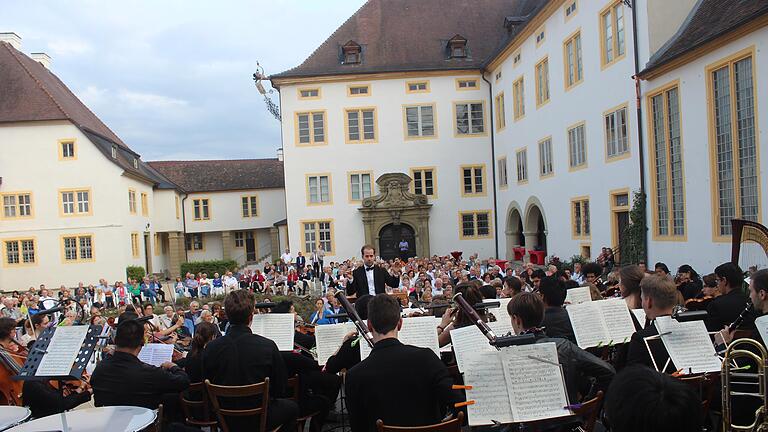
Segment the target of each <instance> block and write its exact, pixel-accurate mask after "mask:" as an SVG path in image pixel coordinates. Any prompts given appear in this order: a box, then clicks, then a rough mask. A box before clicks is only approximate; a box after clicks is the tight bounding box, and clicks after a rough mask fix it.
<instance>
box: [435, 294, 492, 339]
mask: <svg viewBox="0 0 768 432" xmlns="http://www.w3.org/2000/svg"><path fill="white" fill-rule="evenodd" d="M456 292H460V293H462V295H463V296H464V299H465V300H466V301H467V303H469V304H470V305H472V306H474V305H476V304H478V303H482V302H483V295H482V294H480V290H479V289H477V288H476V287H475V284H473V283H472V282H464V283H460V284H459V285H458V286H457V287H456ZM476 312H477V314H478V315H480V318H482V320H483V321H485V322H487V321H488V309H480V310H477V311H476ZM471 325H475V322H474V320H473V319H472V317H470V316H467V315H466V314H465V313H464V311H462V310H461V309H455V308H449V309H448V310H446V311H445V313H444V314H443V319H442V321H441V322H440V325H438V326H437V340H438V341H439V342H440V346H441V347H443V346H445V345H448V344H449V343H450V342H451V330H453V329H455V328H461V327H466V326H471Z"/></svg>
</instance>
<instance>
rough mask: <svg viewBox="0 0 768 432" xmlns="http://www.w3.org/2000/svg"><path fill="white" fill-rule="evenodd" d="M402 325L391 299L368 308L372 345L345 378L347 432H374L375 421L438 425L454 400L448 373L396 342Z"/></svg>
mask: <svg viewBox="0 0 768 432" xmlns="http://www.w3.org/2000/svg"><path fill="white" fill-rule="evenodd" d="M402 324H403V320H402V318H400V303H399V302H398V301H397V299H395V298H393V297H391V296H389V295H387V294H379V295H377V296H375V297H374V298H373V299H372V300H371V301H370V303H368V329H369V330H370V331H371V332H372V333H373V340H374V342H375V344H374V346H373V350H372V351H371V354H370V355H369V356H368V358H366V359H365V360H363V361H361V362H360V363H359V364H358V365H357V366H355V367H353V368H352V369H350V370H349V372H347V378H346V386H345V388H346V395H347V404H348V405H347V408H348V409H349V417H350V425H351V426H352V431H353V432H368V431H371V432H372V431H375V430H376V420H379V419H381V420H382V421H383V422H384V424H386V425H392V426H425V425H430V424H434V423H439V422H440V421H441V420H442V419H443V418H444V417H445V412H446V409H445V408H446V407H447V406H451V407H452V406H453V403H455V402H458V400H459V397H458V395H457V394H456V393H454V391H453V390H452V389H451V386H452V385H453V379H452V378H451V376H450V375H449V373H448V369H447V368H446V366H445V365H444V364H443V362H442V361H441V360H440V358H438V357H437V356H436V355H435V353H434V352H433V351H432V350H430V349H428V348H417V347H414V346H410V345H403V344H402V343H401V342H400V341H399V340H398V339H397V334H398V331H399V330H400V328H401V327H402ZM403 365H418V367H403ZM403 383H407V386H408V387H407V391H404V389H403Z"/></svg>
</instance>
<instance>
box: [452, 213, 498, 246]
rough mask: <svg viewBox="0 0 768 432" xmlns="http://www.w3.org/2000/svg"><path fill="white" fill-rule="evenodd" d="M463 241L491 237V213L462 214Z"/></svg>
mask: <svg viewBox="0 0 768 432" xmlns="http://www.w3.org/2000/svg"><path fill="white" fill-rule="evenodd" d="M459 218H460V219H461V235H460V236H459V237H460V238H461V239H481V238H489V237H490V236H491V212H490V211H476V212H461V213H459Z"/></svg>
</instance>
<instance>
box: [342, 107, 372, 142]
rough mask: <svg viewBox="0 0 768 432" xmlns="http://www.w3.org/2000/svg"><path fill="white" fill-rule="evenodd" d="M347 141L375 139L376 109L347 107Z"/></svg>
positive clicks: (370, 140) (369, 140)
mask: <svg viewBox="0 0 768 432" xmlns="http://www.w3.org/2000/svg"><path fill="white" fill-rule="evenodd" d="M346 113H347V143H353V144H359V143H372V142H375V141H376V109H375V108H359V109H358V108H356V109H348V110H346Z"/></svg>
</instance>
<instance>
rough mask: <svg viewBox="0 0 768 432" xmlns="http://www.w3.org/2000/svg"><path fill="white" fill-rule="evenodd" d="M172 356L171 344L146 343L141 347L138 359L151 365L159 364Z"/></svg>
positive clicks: (169, 359) (167, 360)
mask: <svg viewBox="0 0 768 432" xmlns="http://www.w3.org/2000/svg"><path fill="white" fill-rule="evenodd" d="M172 358H173V345H171V344H164V343H148V344H146V345H144V346H143V347H141V351H140V352H139V360H141V361H143V362H144V363H146V364H151V365H152V366H160V365H161V364H163V363H165V362H169V361H171V359H172Z"/></svg>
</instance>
